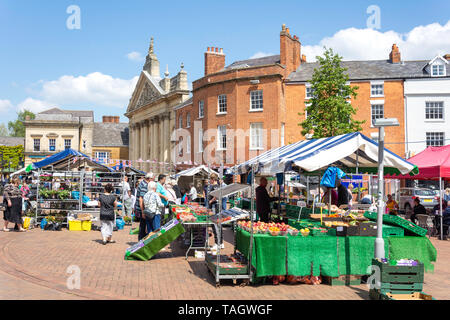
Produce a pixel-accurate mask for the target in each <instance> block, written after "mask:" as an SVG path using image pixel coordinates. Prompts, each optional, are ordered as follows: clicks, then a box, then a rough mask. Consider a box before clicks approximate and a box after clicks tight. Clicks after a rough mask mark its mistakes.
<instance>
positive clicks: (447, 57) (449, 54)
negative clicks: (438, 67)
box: [444, 53, 450, 61]
mask: <svg viewBox="0 0 450 320" xmlns="http://www.w3.org/2000/svg"><path fill="white" fill-rule="evenodd" d="M444 59H445V60H447V61H450V53H447V54H446V55H445V56H444Z"/></svg>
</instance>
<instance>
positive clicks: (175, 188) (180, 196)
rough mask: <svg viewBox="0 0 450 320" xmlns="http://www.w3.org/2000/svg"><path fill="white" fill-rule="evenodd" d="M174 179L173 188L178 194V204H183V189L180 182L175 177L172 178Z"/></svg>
mask: <svg viewBox="0 0 450 320" xmlns="http://www.w3.org/2000/svg"><path fill="white" fill-rule="evenodd" d="M171 181H172V189H173V191H175V195H176V201H175V203H176V204H181V198H182V197H183V195H182V194H181V189H180V187H179V186H178V182H177V180H175V179H171Z"/></svg>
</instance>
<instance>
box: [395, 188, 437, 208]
mask: <svg viewBox="0 0 450 320" xmlns="http://www.w3.org/2000/svg"><path fill="white" fill-rule="evenodd" d="M415 198H419V200H420V203H421V204H422V205H423V206H424V207H425V208H426V209H432V208H433V207H434V206H435V205H437V204H438V197H437V196H436V193H435V192H434V190H431V189H425V188H401V189H400V201H399V204H398V205H399V207H400V209H401V210H405V212H406V213H408V212H411V211H412V208H413V207H414V199H415Z"/></svg>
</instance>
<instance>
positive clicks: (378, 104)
mask: <svg viewBox="0 0 450 320" xmlns="http://www.w3.org/2000/svg"><path fill="white" fill-rule="evenodd" d="M379 106H381V107H382V111H383V114H382V115H381V117H377V118H375V119H382V118H384V114H385V112H384V101H383V102H381V101H380V102H372V103H371V104H370V126H371V127H372V128H373V120H374V118H373V116H374V113H373V112H374V107H379ZM378 113H379V112H378Z"/></svg>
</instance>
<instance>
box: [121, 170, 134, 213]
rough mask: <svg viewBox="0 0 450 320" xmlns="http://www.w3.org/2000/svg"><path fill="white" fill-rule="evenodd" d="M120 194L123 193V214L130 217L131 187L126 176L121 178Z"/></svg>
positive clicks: (131, 208)
mask: <svg viewBox="0 0 450 320" xmlns="http://www.w3.org/2000/svg"><path fill="white" fill-rule="evenodd" d="M122 194H123V208H124V214H125V215H126V216H127V217H131V212H132V210H133V199H132V198H131V188H130V184H129V183H128V176H125V177H124V178H123V183H122Z"/></svg>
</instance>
